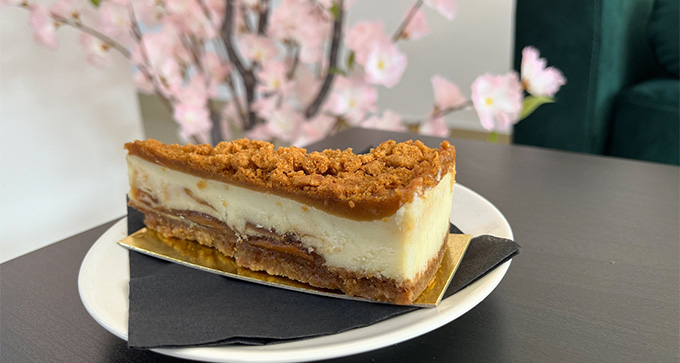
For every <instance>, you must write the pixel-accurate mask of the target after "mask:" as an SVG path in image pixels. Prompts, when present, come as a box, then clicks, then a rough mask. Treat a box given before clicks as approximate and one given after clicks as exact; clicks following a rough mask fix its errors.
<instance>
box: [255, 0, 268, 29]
mask: <svg viewBox="0 0 680 363" xmlns="http://www.w3.org/2000/svg"><path fill="white" fill-rule="evenodd" d="M269 6H270V4H269V0H260V3H259V4H258V8H259V10H260V16H259V18H258V19H257V33H258V34H260V35H264V34H265V32H266V31H267V22H268V21H269Z"/></svg>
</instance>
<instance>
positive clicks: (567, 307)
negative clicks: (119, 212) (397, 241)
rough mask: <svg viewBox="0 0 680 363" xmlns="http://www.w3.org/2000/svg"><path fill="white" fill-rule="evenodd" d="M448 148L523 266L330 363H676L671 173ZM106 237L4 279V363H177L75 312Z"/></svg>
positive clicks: (678, 181)
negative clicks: (419, 324) (443, 312)
mask: <svg viewBox="0 0 680 363" xmlns="http://www.w3.org/2000/svg"><path fill="white" fill-rule="evenodd" d="M410 137H415V135H407V134H398V133H388V132H380V131H371V130H361V129H352V130H349V131H346V132H344V133H341V134H338V135H336V136H334V137H331V138H330V139H328V140H325V141H323V142H320V143H317V144H315V145H313V147H311V148H310V149H323V148H329V147H331V148H345V147H352V148H354V149H355V150H363V149H365V148H366V147H367V146H369V145H377V144H378V143H380V142H381V141H383V140H385V139H388V138H393V139H396V140H398V141H399V140H405V139H408V138H410ZM420 139H422V140H423V141H424V142H426V143H427V144H429V145H430V146H436V145H437V144H438V143H439V141H440V139H437V138H429V137H420ZM453 143H454V144H455V146H456V149H457V155H458V157H457V159H458V160H457V170H458V175H457V180H458V182H460V183H461V184H464V185H466V186H468V187H470V188H472V189H473V190H475V191H477V192H478V193H480V194H481V195H483V196H485V197H486V198H488V199H489V200H490V201H491V202H492V203H494V204H495V205H496V206H497V207H498V208H499V209H500V210H501V211H502V212H503V213H504V214H505V216H506V217H507V219H508V221H509V222H510V225H511V226H512V228H513V231H514V233H515V238H516V240H517V241H518V242H519V243H520V244H521V245H522V251H521V254H520V255H519V256H518V257H517V258H515V260H514V261H513V263H512V266H511V267H510V270H509V271H508V273H507V275H506V276H505V278H504V280H503V281H502V282H501V284H500V285H499V286H498V288H497V289H496V290H495V291H494V292H492V293H491V295H490V296H489V297H488V298H487V299H486V300H484V301H483V302H482V303H481V304H479V305H478V306H477V307H475V308H474V309H472V310H471V311H470V312H468V313H467V314H465V315H463V316H462V317H460V318H458V319H457V320H455V321H453V322H451V323H449V324H447V325H445V326H443V327H441V328H439V329H437V330H435V331H433V332H431V333H429V334H425V335H423V336H421V337H418V338H416V339H413V340H410V341H407V342H404V343H401V344H397V345H395V346H391V347H388V348H384V349H379V350H376V351H372V352H367V353H363V354H360V355H356V356H350V357H345V358H340V359H338V361H342V362H364V361H375V362H397V361H404V362H417V361H439V362H445V361H453V360H458V361H480V362H495V361H522V362H524V361H539V362H545V361H568V362H574V361H579V362H583V361H589V362H602V361H610V362H643V361H645V362H652V361H653V362H678V360H679V359H680V353H679V341H680V337H679V332H678V330H679V326H680V324H679V321H678V319H679V296H680V295H679V287H678V286H679V285H680V281H679V279H680V272H679V270H678V265H679V258H680V255H679V251H680V236H679V234H680V232H679V227H678V224H679V217H680V211H679V209H680V200H679V195H678V194H679V186H680V172H679V171H680V169H679V168H678V167H673V166H666V165H659V164H652V163H644V162H637V161H629V160H622V159H615V158H606V157H600V156H590V155H582V154H574V153H566V152H559V151H550V150H544V149H538V148H530V147H520V146H510V145H497V144H489V143H484V142H478V141H468V140H455V139H454V141H453ZM111 224H112V223H107V224H105V225H102V226H99V227H96V228H93V229H91V230H89V231H86V232H84V233H81V234H78V235H75V236H73V237H70V238H68V239H65V240H63V241H61V242H58V243H55V244H53V245H50V246H48V247H45V248H43V249H40V250H37V251H35V252H32V253H29V254H27V255H24V256H22V257H19V258H16V259H14V260H11V261H8V262H5V263H3V264H2V265H1V266H0V278H1V286H0V309H1V314H0V354H1V355H0V360H1V361H2V362H52V361H57V362H101V361H107V362H109V361H123V362H126V361H135V362H156V361H179V360H176V359H174V358H169V357H166V356H162V355H159V354H156V353H154V352H149V351H138V350H130V349H128V348H127V346H126V342H125V341H123V340H121V339H118V338H116V337H115V336H114V335H112V334H110V333H109V332H107V331H106V330H105V329H104V328H102V327H100V326H99V325H98V324H97V323H96V322H95V321H94V320H93V319H92V318H91V317H90V316H89V315H88V313H87V312H86V311H85V309H84V308H83V306H82V304H81V302H80V298H79V296H78V289H77V276H78V269H79V267H80V263H81V261H82V260H83V258H84V256H85V253H86V252H87V251H88V249H89V248H90V246H91V245H92V244H93V243H94V241H95V240H96V239H97V238H98V237H99V236H100V235H101V234H102V233H103V232H104V231H105V230H106V229H107V228H109V226H111ZM37 228H39V227H37ZM27 233H30V231H27Z"/></svg>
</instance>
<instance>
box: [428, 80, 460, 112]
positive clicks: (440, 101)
mask: <svg viewBox="0 0 680 363" xmlns="http://www.w3.org/2000/svg"><path fill="white" fill-rule="evenodd" d="M432 88H433V89H434V105H435V107H436V108H437V109H438V110H440V111H442V110H446V109H447V108H450V107H457V106H460V105H462V104H463V103H464V102H465V97H463V94H462V93H461V92H460V89H459V88H458V86H456V84H455V83H452V82H449V81H448V80H447V79H445V78H444V77H440V76H434V77H432Z"/></svg>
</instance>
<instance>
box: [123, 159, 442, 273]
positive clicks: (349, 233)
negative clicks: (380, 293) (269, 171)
mask: <svg viewBox="0 0 680 363" xmlns="http://www.w3.org/2000/svg"><path fill="white" fill-rule="evenodd" d="M127 161H128V172H129V177H130V185H131V186H132V187H135V188H138V189H140V190H142V191H144V192H146V193H148V194H150V195H152V196H154V197H155V198H156V199H157V200H158V203H159V205H160V206H163V207H164V208H168V209H177V210H194V211H197V212H201V213H205V214H208V215H210V216H212V217H215V218H216V219H218V220H220V221H222V222H225V223H226V224H227V225H228V226H230V227H231V228H232V229H234V230H236V231H237V232H238V233H240V234H242V235H245V234H246V228H245V227H246V223H248V222H249V223H251V224H254V225H256V226H258V227H262V228H266V229H269V230H271V231H275V232H276V233H279V234H287V233H293V234H295V235H297V236H298V238H299V239H300V240H301V242H302V243H303V244H304V245H306V246H307V247H308V248H310V250H313V251H315V252H317V253H319V254H320V255H322V256H323V257H324V258H325V259H326V264H327V265H328V266H334V267H340V268H345V269H348V270H352V271H359V272H362V273H369V274H375V275H378V276H383V277H387V278H394V279H407V280H408V279H413V278H414V277H416V275H417V274H418V273H419V272H421V271H422V270H423V269H424V268H425V267H426V266H427V263H428V262H429V261H430V259H432V258H433V257H434V256H435V255H436V254H437V253H438V252H439V249H440V248H441V245H442V242H443V241H444V238H445V237H446V236H447V234H448V225H449V214H450V211H451V192H452V190H453V183H454V180H453V173H449V174H447V175H445V176H444V177H443V178H442V180H441V181H440V182H439V184H438V185H436V186H435V187H432V188H430V189H429V190H427V191H426V192H425V193H424V195H423V196H415V197H414V199H413V201H412V202H409V203H405V204H404V205H402V207H401V208H399V210H397V212H396V213H395V214H394V215H392V216H390V217H387V218H384V219H378V220H374V221H358V220H353V219H349V218H342V217H338V216H336V215H332V214H329V213H327V212H325V211H323V210H320V209H317V208H314V207H312V206H309V205H306V204H303V203H300V202H298V201H295V200H292V199H289V198H284V197H281V196H278V195H275V194H271V193H264V192H258V191H254V190H251V189H247V188H243V187H239V186H236V185H233V184H228V183H224V182H219V181H215V180H210V179H201V178H199V177H196V176H193V175H189V174H185V173H181V172H178V171H175V170H172V169H168V168H164V167H162V166H159V165H157V164H154V163H151V162H149V161H146V160H145V159H142V158H140V157H137V156H134V155H129V156H128V158H127ZM187 190H188V191H189V192H190V193H187ZM131 194H132V193H131ZM190 194H193V196H194V197H195V198H198V199H201V200H204V201H206V202H207V203H208V205H204V204H201V203H198V202H197V201H196V200H195V199H194V197H192V196H191V195H190ZM130 197H131V198H133V197H134V196H132V195H131V196H130Z"/></svg>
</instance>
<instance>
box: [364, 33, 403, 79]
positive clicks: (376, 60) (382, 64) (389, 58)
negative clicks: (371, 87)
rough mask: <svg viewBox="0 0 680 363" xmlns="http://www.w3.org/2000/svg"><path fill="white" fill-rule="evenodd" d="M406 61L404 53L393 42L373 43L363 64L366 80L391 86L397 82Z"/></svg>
mask: <svg viewBox="0 0 680 363" xmlns="http://www.w3.org/2000/svg"><path fill="white" fill-rule="evenodd" d="M406 63H407V60H406V55H405V54H404V53H402V52H400V51H399V49H398V48H397V46H396V45H394V43H392V42H383V43H374V44H373V46H372V49H371V52H370V53H369V54H368V58H367V59H366V64H365V65H364V68H365V70H366V81H367V82H368V83H371V84H379V85H383V86H385V87H387V88H392V87H394V85H396V84H397V83H399V80H400V79H401V76H402V74H404V71H405V70H406Z"/></svg>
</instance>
